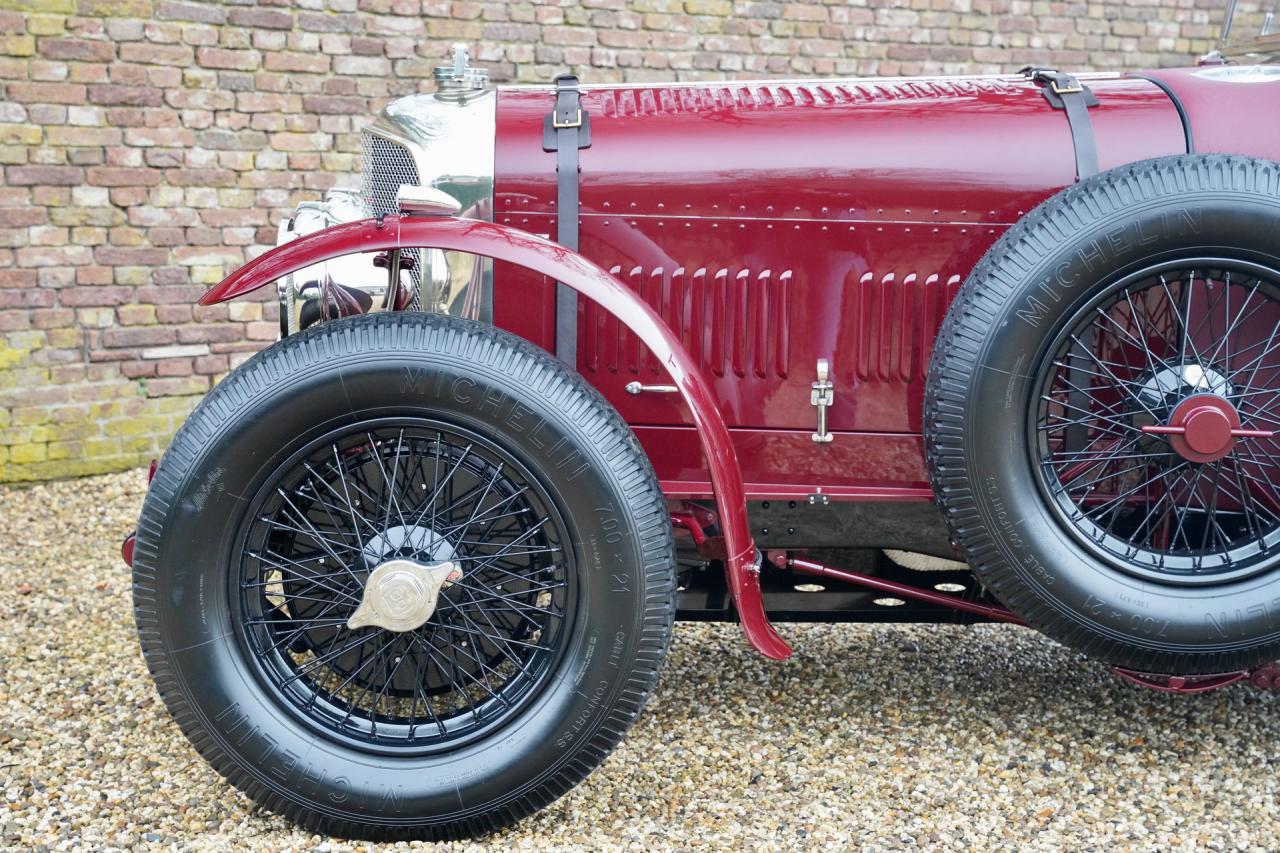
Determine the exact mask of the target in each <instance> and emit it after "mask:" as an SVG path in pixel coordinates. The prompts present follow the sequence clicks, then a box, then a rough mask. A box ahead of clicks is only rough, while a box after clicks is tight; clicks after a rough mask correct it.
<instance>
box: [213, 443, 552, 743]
mask: <svg viewBox="0 0 1280 853" xmlns="http://www.w3.org/2000/svg"><path fill="white" fill-rule="evenodd" d="M567 537H568V534H567V531H566V528H565V524H564V521H563V519H562V518H561V517H560V516H559V514H558V513H557V512H556V510H555V509H554V508H553V506H552V503H551V500H550V498H549V497H548V495H547V494H546V492H545V491H544V490H543V489H542V488H541V487H540V486H539V485H538V484H537V482H536V480H535V479H534V478H533V477H532V476H531V475H530V474H529V472H528V471H527V470H525V469H524V468H523V467H522V466H521V465H520V464H519V463H518V462H516V460H515V459H514V458H512V457H511V456H510V454H508V453H505V452H503V451H502V450H500V449H498V448H497V447H496V446H495V445H494V444H493V443H492V442H489V441H487V440H486V439H484V438H482V437H481V436H479V435H477V434H474V433H471V432H470V431H467V430H463V429H460V428H458V427H453V426H448V425H445V424H433V423H429V422H423V421H421V420H408V421H375V422H371V423H365V424H360V425H357V426H355V427H353V428H346V429H343V430H342V431H341V432H339V433H338V434H335V435H330V436H326V437H325V438H323V439H322V440H320V441H318V442H315V443H313V444H312V445H311V446H310V447H308V448H306V449H305V450H303V451H302V452H300V453H299V454H296V455H295V456H294V457H293V458H291V459H290V460H289V461H287V462H286V463H285V464H284V465H282V466H281V467H280V468H279V469H278V470H277V471H276V473H275V474H274V475H273V476H271V477H269V478H268V480H267V482H266V484H265V485H264V486H263V488H262V490H261V492H260V497H259V500H258V502H257V505H256V507H255V510H254V511H253V513H252V514H251V517H250V520H249V523H248V529H247V531H246V534H245V545H244V549H243V557H242V560H241V564H240V571H239V576H238V577H237V578H236V587H237V588H236V589H235V590H234V596H235V599H236V601H237V605H238V607H239V609H240V620H239V621H240V624H241V625H242V626H243V631H244V641H245V642H246V643H247V645H248V647H249V649H250V650H251V653H252V655H253V656H254V658H255V659H256V661H257V663H258V665H259V669H260V671H261V673H262V676H263V678H264V679H265V680H266V681H267V682H268V683H269V684H270V686H271V688H272V689H273V690H274V691H276V693H277V694H278V696H279V697H280V699H281V700H282V701H283V702H284V703H285V704H286V705H287V706H288V707H289V708H290V709H291V710H292V711H293V712H295V713H297V714H300V715H301V716H303V717H304V718H305V719H306V721H307V722H308V723H310V724H311V725H313V726H315V727H317V728H319V729H321V730H323V731H325V732H326V733H328V734H331V735H334V736H338V737H341V738H344V739H350V740H353V741H358V742H362V743H365V744H368V745H370V746H373V747H376V748H381V749H392V750H410V751H413V750H419V751H420V750H430V749H437V748H445V747H455V746H457V745H458V744H459V743H461V742H464V741H466V740H468V739H469V738H472V737H474V736H476V735H477V734H478V733H481V732H485V731H488V730H491V729H492V728H493V727H494V726H496V725H499V724H500V723H501V721H502V720H503V719H504V718H507V717H508V716H510V715H512V714H514V713H516V712H518V709H519V708H520V706H521V705H522V703H523V702H524V701H525V700H526V699H527V698H528V697H530V696H531V695H533V694H535V693H536V691H537V690H538V688H539V687H540V686H541V684H542V682H543V681H544V680H545V678H546V677H547V675H548V673H549V672H551V671H552V669H553V668H554V664H555V660H556V657H557V654H558V651H559V647H560V645H561V643H560V639H561V637H562V633H563V629H564V626H565V625H566V623H567V622H571V621H572V609H573V604H574V592H575V589H574V571H573V554H572V549H566V548H565V546H564V543H565V542H566V541H567ZM405 564H411V565H415V566H420V567H423V569H424V570H429V569H430V567H432V566H442V565H446V564H448V565H449V566H451V567H453V569H452V571H451V576H450V577H448V578H445V579H443V582H442V584H441V586H440V588H439V589H438V590H437V591H436V598H435V600H434V608H433V609H431V612H430V614H429V616H428V618H426V619H425V620H422V621H420V619H418V618H413V616H412V615H410V616H409V621H408V622H407V623H404V624H402V625H397V626H396V627H398V628H399V630H393V629H389V628H388V627H385V626H379V625H376V624H375V625H359V626H357V627H352V625H351V624H350V623H351V622H352V617H353V615H354V614H355V613H356V611H357V610H358V609H359V608H360V606H361V603H362V601H365V599H366V598H368V594H367V591H368V589H369V587H370V584H371V580H370V579H371V576H374V575H373V573H374V572H375V571H376V570H377V569H378V567H379V566H385V565H397V566H400V565H405ZM402 581H403V582H402V583H400V584H399V585H398V586H396V585H394V584H393V586H392V587H389V588H388V589H387V590H386V591H385V592H386V595H384V596H383V601H382V604H383V606H384V607H385V608H388V609H394V608H397V607H399V608H401V609H403V610H406V611H412V610H413V609H414V607H415V606H417V607H418V616H419V617H421V615H422V614H423V613H424V612H425V610H424V609H423V608H422V607H421V606H420V605H422V604H423V601H420V600H419V599H421V598H423V593H422V590H415V589H414V588H413V579H412V578H411V577H410V578H408V579H407V580H405V579H404V578H402ZM419 621H420V624H413V623H418V622H419Z"/></svg>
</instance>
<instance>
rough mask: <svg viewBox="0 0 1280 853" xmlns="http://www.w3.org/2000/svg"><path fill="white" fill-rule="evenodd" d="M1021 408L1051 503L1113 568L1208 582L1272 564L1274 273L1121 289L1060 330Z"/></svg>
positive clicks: (1221, 269)
mask: <svg viewBox="0 0 1280 853" xmlns="http://www.w3.org/2000/svg"><path fill="white" fill-rule="evenodd" d="M1033 410H1034V418H1033V421H1034V429H1035V435H1034V436H1033V438H1032V441H1031V443H1030V446H1031V447H1032V448H1033V452H1034V454H1035V456H1036V460H1035V461H1036V466H1037V469H1038V471H1039V474H1040V478H1041V484H1042V487H1043V489H1044V491H1045V493H1046V495H1047V496H1048V498H1049V502H1050V504H1051V505H1052V506H1053V507H1054V508H1055V509H1056V510H1057V512H1058V514H1059V517H1060V519H1061V521H1062V523H1063V524H1065V525H1066V526H1067V527H1068V528H1069V529H1070V530H1071V531H1072V532H1073V533H1075V534H1076V535H1077V536H1078V537H1079V539H1080V540H1081V541H1082V542H1084V543H1086V544H1087V545H1088V546H1089V547H1091V548H1092V549H1094V550H1095V551H1096V552H1098V553H1099V554H1100V555H1102V556H1104V558H1106V559H1108V560H1110V561H1111V562H1112V563H1113V564H1115V565H1116V566H1117V567H1119V568H1121V569H1123V570H1125V571H1129V572H1132V573H1135V574H1138V575H1140V576H1143V577H1148V578H1151V579H1153V580H1159V581H1164V582H1175V583H1209V582H1221V581H1223V580H1227V579H1231V578H1237V577H1242V576H1246V575H1248V574H1252V573H1254V572H1260V571H1264V570H1266V569H1268V568H1270V567H1272V566H1274V565H1275V563H1276V561H1277V559H1280V549H1278V548H1277V547H1276V546H1277V545H1278V544H1280V492H1278V491H1277V489H1276V486H1275V480H1276V479H1277V478H1278V475H1280V438H1277V436H1276V434H1275V431H1276V430H1277V429H1280V273H1277V272H1275V271H1273V270H1270V269H1266V268H1263V267H1258V266H1255V265H1252V264H1244V263H1234V262H1228V261H1222V260H1212V259H1204V260H1201V261H1177V262H1171V263H1168V264H1164V265H1159V266H1155V267H1151V268H1148V269H1146V270H1143V271H1141V272H1138V273H1135V274H1133V275H1130V276H1127V277H1125V278H1124V279H1123V280H1121V281H1119V282H1117V283H1116V284H1114V285H1113V286H1111V287H1109V288H1106V289H1104V290H1103V291H1102V292H1101V293H1100V294H1099V295H1098V297H1097V298H1096V299H1094V300H1092V301H1091V302H1089V303H1088V304H1087V305H1085V306H1084V307H1082V308H1081V309H1080V310H1078V311H1077V312H1076V313H1075V314H1074V315H1073V316H1072V317H1071V318H1070V319H1069V320H1068V321H1067V323H1066V324H1065V325H1064V326H1063V327H1062V328H1061V331H1060V332H1059V333H1058V334H1057V337H1056V338H1055V339H1054V340H1053V342H1052V343H1051V344H1050V347H1049V356H1048V358H1046V359H1044V360H1043V362H1042V366H1041V372H1040V378H1039V382H1038V390H1037V393H1036V394H1035V399H1034V400H1033Z"/></svg>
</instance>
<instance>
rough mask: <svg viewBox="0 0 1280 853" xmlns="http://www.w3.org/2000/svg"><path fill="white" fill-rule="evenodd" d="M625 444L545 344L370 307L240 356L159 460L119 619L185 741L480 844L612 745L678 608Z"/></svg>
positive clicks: (346, 816)
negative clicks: (367, 312)
mask: <svg viewBox="0 0 1280 853" xmlns="http://www.w3.org/2000/svg"><path fill="white" fill-rule="evenodd" d="M673 565H674V563H673V551H672V538H671V532H670V526H669V524H668V522H667V519H666V515H665V512H664V503H663V501H662V497H661V492H660V489H659V486H658V483H657V481H656V479H655V477H654V474H653V471H652V469H651V468H650V466H649V464H648V462H647V460H646V458H645V457H644V455H643V453H642V452H641V451H640V449H639V446H638V444H637V443H636V441H635V439H634V437H633V435H632V434H631V432H630V430H629V429H628V428H627V427H626V425H625V424H624V423H623V422H622V421H621V420H620V419H619V418H618V416H617V414H616V413H615V412H614V411H613V410H612V409H611V408H610V407H609V406H608V404H607V403H605V402H604V401H603V400H602V399H601V398H600V397H599V395H598V394H597V393H596V392H595V391H594V390H592V389H591V388H590V387H589V386H587V385H586V384H585V383H584V382H582V380H581V379H580V378H578V377H576V376H574V375H573V374H571V373H569V372H568V371H566V370H564V369H563V368H562V367H561V366H560V365H559V364H558V363H557V362H555V361H554V360H553V359H551V358H550V357H549V356H547V355H546V354H545V353H543V352H541V351H540V350H537V349H536V348H534V347H532V346H530V345H528V344H527V343H525V342H523V341H520V340H519V339H516V338H514V337H512V336H510V335H507V334H504V333H502V332H500V331H496V330H494V329H492V328H489V327H485V326H481V325H478V324H475V323H471V322H469V321H465V320H459V319H455V318H449V317H442V316H428V315H420V314H400V315H372V316H367V317H358V318H352V319H349V320H343V321H339V322H335V323H331V324H328V325H325V326H322V327H319V328H317V329H314V330H311V331H308V332H304V333H302V334H299V335H296V336H293V337H290V338H288V339H286V340H284V341H282V342H281V343H279V344H277V345H275V346H273V347H271V348H270V349H268V350H266V351H264V352H263V353H261V354H259V355H258V356H256V357H255V358H254V359H252V360H251V361H249V362H248V363H246V364H245V365H244V366H243V367H242V368H240V369H239V370H237V371H236V372H234V373H232V374H231V375H230V376H229V377H227V379H226V380H225V381H224V382H223V383H221V384H220V385H219V386H218V388H217V389H215V391H214V392H213V393H212V394H210V395H209V397H208V398H207V399H206V400H205V401H204V402H203V403H202V404H201V405H200V406H199V407H198V408H197V409H196V411H195V412H193V414H192V416H191V418H190V419H189V420H188V422H187V423H186V424H185V425H184V426H183V428H182V429H181V430H180V431H179V432H178V435H177V436H176V437H175V439H174V442H173V444H172V446H171V447H170V449H169V451H168V452H167V453H166V454H165V457H164V459H163V460H162V462H161V465H160V467H159V470H158V471H157V474H156V478H155V480H154V482H153V484H152V487H151V489H150V492H149V493H148V495H147V499H146V503H145V505H144V507H143V511H142V517H141V519H140V522H139V525H138V539H137V545H136V548H135V556H134V592H135V614H136V617H137V621H138V629H139V634H140V636H141V638H142V646H143V651H144V654H145V656H146V659H147V662H148V665H149V666H150V668H151V672H152V674H153V676H154V677H155V679H156V682H157V685H158V686H159V689H160V693H161V695H162V697H163V698H164V701H165V703H166V705H167V706H168V708H169V710H170V712H171V713H172V714H173V716H174V717H175V719H176V720H177V721H178V723H179V724H180V725H181V727H182V729H183V731H184V733H186V735H187V736H188V737H189V738H190V739H191V741H192V743H193V744H194V745H195V746H196V748H197V749H198V750H199V751H200V752H201V754H202V755H203V756H204V757H205V758H206V759H207V760H208V761H209V762H210V763H211V764H212V765H213V766H214V768H216V769H217V770H218V771H219V772H220V773H222V774H223V775H224V776H226V777H227V778H228V779H229V780H230V781H231V782H232V783H233V784H235V785H236V786H237V787H239V788H240V789H241V790H243V791H245V792H246V793H247V794H249V795H250V796H251V797H252V798H254V799H255V800H256V801H258V802H259V803H261V804H263V805H264V806H266V807H267V808H270V809H271V810H273V811H277V812H280V813H283V814H285V815H288V816H289V817H291V818H293V819H295V820H297V821H299V822H301V823H303V824H305V825H306V826H308V827H310V828H313V829H317V830H320V831H324V832H327V833H331V834H336V835H342V836H349V837H350V836H359V837H371V838H403V837H429V838H446V837H455V836H459V835H476V834H479V833H482V832H486V831H489V830H492V829H495V828H498V827H500V826H503V825H506V824H509V823H511V822H513V821H515V820H517V819H519V818H520V817H521V816H523V815H525V814H528V813H530V812H532V811H534V810H536V809H538V808H541V807H543V806H545V805H546V804H548V803H549V802H551V801H552V800H553V799H555V798H556V797H558V796H560V795H561V794H563V793H564V792H565V791H567V790H568V789H569V788H571V787H572V786H573V785H574V784H576V783H577V782H578V781H580V780H581V779H582V778H583V777H584V776H585V775H586V774H587V773H588V772H590V770H591V769H592V768H593V767H594V766H595V765H597V764H598V763H599V762H600V761H601V760H602V759H603V757H604V756H605V755H606V754H607V753H608V751H609V750H610V749H611V748H612V747H613V746H614V745H615V744H616V743H617V741H618V740H619V739H620V738H621V736H622V734H623V733H624V732H625V730H626V729H627V728H628V727H629V725H630V724H631V722H632V720H633V719H634V718H635V716H636V714H637V713H638V712H639V710H640V708H641V706H642V705H643V703H644V701H645V699H646V697H647V696H648V695H649V693H650V692H651V690H652V688H653V685H654V682H655V680H656V678H657V674H658V669H659V665H660V663H661V660H662V658H663V655H664V654H665V650H666V647H667V644H668V641H669V638H670V633H671V622H672V617H673V613H674V603H673V596H674V583H673Z"/></svg>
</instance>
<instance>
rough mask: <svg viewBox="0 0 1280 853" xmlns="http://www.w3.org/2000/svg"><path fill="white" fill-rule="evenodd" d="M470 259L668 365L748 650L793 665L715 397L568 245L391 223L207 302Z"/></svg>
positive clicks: (515, 232)
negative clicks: (692, 436)
mask: <svg viewBox="0 0 1280 853" xmlns="http://www.w3.org/2000/svg"><path fill="white" fill-rule="evenodd" d="M416 248H426V249H443V250H445V251H450V250H452V251H457V252H468V253H470V254H473V255H480V256H483V257H486V258H493V259H495V260H500V261H506V262H508V263H512V264H515V265H516V266H521V267H525V268H526V269H530V270H533V271H534V272H536V273H541V274H542V275H545V276H547V277H548V278H553V279H555V280H556V281H559V282H563V283H564V284H565V285H566V286H567V287H570V288H572V289H573V290H574V291H575V292H576V293H580V294H582V295H583V296H586V297H587V298H588V299H590V300H592V301H593V302H595V303H596V304H598V305H599V306H600V307H601V308H602V309H604V310H605V311H607V312H608V313H610V314H613V315H614V316H615V317H617V318H618V320H619V322H620V323H622V324H623V325H624V326H626V328H628V329H629V330H630V331H631V332H633V333H634V334H635V335H636V337H638V338H639V339H640V340H641V341H642V342H643V343H644V345H645V346H646V347H648V348H649V350H650V352H652V353H653V354H654V356H655V357H656V358H657V359H658V361H659V362H661V363H662V366H663V368H664V369H665V370H666V371H667V373H668V374H669V375H670V376H671V379H672V382H673V383H674V384H675V386H676V388H677V389H678V390H679V392H680V394H681V396H682V397H683V398H684V401H685V403H686V405H687V406H688V407H689V412H690V414H691V415H692V418H693V425H694V427H695V430H696V432H697V434H698V440H699V441H700V442H701V444H702V452H703V455H704V456H705V457H706V461H707V468H708V470H709V471H710V473H711V484H712V487H713V488H714V490H715V498H716V510H717V516H718V518H719V522H720V528H721V530H722V532H723V534H724V540H725V553H726V559H725V573H726V575H727V577H728V581H729V589H730V591H731V592H732V594H733V600H734V604H735V605H736V607H737V610H738V619H739V621H740V622H741V623H742V630H743V633H745V634H746V636H747V641H748V642H750V643H751V645H752V646H754V647H755V649H756V650H757V651H759V652H760V653H761V654H763V655H764V656H765V657H769V658H773V659H774V660H785V659H787V658H788V657H790V656H791V647H790V646H788V645H787V642H786V641H785V640H783V639H782V637H780V636H778V633H777V631H775V630H774V629H773V626H772V625H770V624H769V617H768V616H767V615H766V614H765V611H764V597H763V595H762V593H761V591H760V574H759V572H760V552H759V550H757V548H756V545H755V541H754V540H753V539H752V538H751V529H750V526H749V525H748V522H747V496H746V489H745V487H744V485H743V482H742V469H741V468H740V467H739V465H738V454H737V451H736V450H735V449H734V446H733V440H732V438H731V437H730V435H729V428H728V427H727V426H726V425H725V422H724V418H723V417H722V416H721V414H720V410H719V409H718V408H717V407H716V398H715V395H714V394H713V393H712V391H711V386H710V385H709V384H708V383H707V380H706V378H705V377H703V375H702V372H701V371H700V370H699V369H698V366H697V365H696V364H694V362H693V360H692V359H691V358H690V357H689V354H688V353H687V352H686V351H685V349H684V346H683V345H682V344H681V343H680V339H679V338H677V337H676V336H675V334H674V333H672V331H671V329H670V328H669V327H668V326H667V324H666V323H665V322H663V320H662V318H661V317H660V316H659V315H658V314H657V313H656V312H655V311H654V310H653V309H652V308H651V307H650V306H649V305H648V304H647V303H645V302H644V301H643V300H641V299H640V298H639V297H637V296H636V294H635V293H634V292H632V291H631V290H630V289H629V288H628V287H627V286H626V285H624V284H623V283H622V282H620V281H618V280H617V279H616V278H614V277H613V276H611V275H609V273H607V272H605V271H604V270H602V269H601V268H600V267H598V266H596V265H595V264H593V263H592V262H591V261H589V260H587V259H586V258H584V257H582V255H579V254H578V253H577V252H572V251H569V250H568V249H566V248H565V247H564V246H560V245H557V244H555V243H552V242H551V241H550V240H546V239H543V238H542V237H538V236H536V235H534V234H530V233H529V232H527V231H521V230H519V229H518V228H511V227H508V226H505V225H498V224H496V223H493V222H483V221H480V220H474V219H458V218H455V217H451V216H395V215H392V216H386V217H383V218H381V219H361V220H359V221H357V222H346V223H343V224H341V225H334V226H332V227H330V228H326V229H324V230H322V231H315V232H312V233H311V234H306V235H303V236H301V237H299V238H297V239H296V240H290V241H289V242H288V243H283V244H281V245H279V246H276V247H275V248H274V249H271V250H269V251H267V252H266V253H264V254H262V255H260V256H258V257H257V258H255V259H253V260H252V261H250V262H249V263H247V264H245V265H244V266H242V267H240V268H239V269H238V270H236V271H235V272H233V273H231V275H229V276H227V277H226V278H225V279H223V280H222V281H221V282H219V283H218V284H216V285H214V286H213V287H212V288H210V289H209V291H208V292H206V293H205V294H204V295H203V296H201V297H200V304H201V305H216V304H218V303H219V302H226V301H228V300H231V299H235V298H236V297H238V296H242V295H244V294H246V293H249V292H251V291H254V290H257V289H258V288H260V287H264V286H266V285H268V284H270V283H271V282H273V281H275V280H276V279H278V278H280V277H281V276H284V275H288V274H289V273H291V272H295V271H296V270H299V269H302V268H303V267H307V266H310V265H311V264H315V263H319V262H320V261H326V260H329V259H330V258H337V257H341V256H342V255H350V254H353V253H356V252H385V251H387V250H390V249H416Z"/></svg>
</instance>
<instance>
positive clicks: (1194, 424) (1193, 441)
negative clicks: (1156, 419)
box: [1142, 394, 1272, 462]
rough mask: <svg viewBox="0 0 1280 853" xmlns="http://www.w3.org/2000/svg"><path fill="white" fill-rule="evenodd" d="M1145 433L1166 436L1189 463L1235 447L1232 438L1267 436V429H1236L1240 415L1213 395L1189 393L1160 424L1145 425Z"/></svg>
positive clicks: (1221, 454)
mask: <svg viewBox="0 0 1280 853" xmlns="http://www.w3.org/2000/svg"><path fill="white" fill-rule="evenodd" d="M1142 431H1143V432H1145V433H1151V434H1154V435H1163V436H1167V437H1168V439H1169V446H1170V447H1172V448H1173V449H1174V451H1176V452H1177V454H1178V455H1179V456H1181V457H1182V458H1183V459H1186V460H1188V461H1191V462H1217V461H1218V460H1219V459H1221V458H1222V457H1224V456H1226V455H1227V454H1228V453H1230V452H1231V450H1232V448H1234V447H1235V446H1236V439H1237V438H1240V437H1243V436H1249V437H1269V436H1270V435H1272V432H1271V431H1270V430H1253V429H1241V428H1240V414H1239V412H1237V411H1236V407H1235V406H1233V405H1231V403H1230V401H1228V400H1226V399H1224V398H1222V397H1219V396H1218V395H1217V394H1193V395H1192V396H1190V397H1188V398H1186V399H1185V400H1183V401H1182V402H1181V403H1179V404H1178V405H1177V406H1175V407H1174V409H1173V412H1172V413H1171V414H1170V415H1169V423H1168V424H1166V425H1164V426H1145V427H1143V428H1142Z"/></svg>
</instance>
